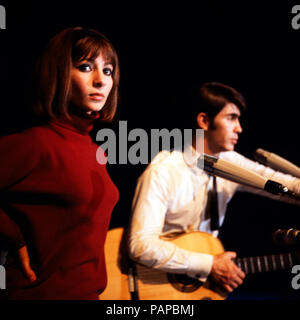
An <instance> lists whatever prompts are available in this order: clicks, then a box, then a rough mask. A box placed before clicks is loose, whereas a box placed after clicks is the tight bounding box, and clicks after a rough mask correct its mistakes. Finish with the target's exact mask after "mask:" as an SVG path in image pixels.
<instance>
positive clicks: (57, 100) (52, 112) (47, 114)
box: [34, 27, 120, 121]
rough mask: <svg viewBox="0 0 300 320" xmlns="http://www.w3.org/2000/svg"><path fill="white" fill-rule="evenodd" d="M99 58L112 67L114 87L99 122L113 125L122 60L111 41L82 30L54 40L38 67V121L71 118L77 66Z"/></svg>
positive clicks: (67, 33)
mask: <svg viewBox="0 0 300 320" xmlns="http://www.w3.org/2000/svg"><path fill="white" fill-rule="evenodd" d="M99 54H101V55H102V56H103V58H104V59H105V60H107V61H108V62H109V63H111V64H112V66H113V74H112V77H113V87H112V90H111V92H110V94H109V96H108V98H107V101H106V103H105V106H104V107H103V109H102V110H101V117H100V120H102V121H112V119H113V118H114V116H115V113H116V110H117V103H118V87H119V79H120V69H119V60H118V56H117V53H116V51H115V49H114V47H113V46H112V44H111V43H110V41H109V40H108V39H107V38H106V37H105V36H104V35H103V34H101V33H100V32H98V31H95V30H92V29H85V28H81V27H75V28H68V29H65V30H63V31H61V32H60V33H59V34H57V35H56V36H54V37H53V38H52V39H51V40H50V42H49V44H48V46H47V47H46V50H44V52H43V54H42V55H41V57H40V58H39V60H38V62H37V65H36V70H35V71H36V81H37V82H36V101H35V102H34V113H35V115H36V116H38V117H39V118H43V119H48V120H49V119H55V118H59V117H67V118H70V110H69V101H70V96H71V90H72V88H71V71H72V67H73V65H74V64H75V63H76V62H79V61H81V60H84V59H95V58H96V57H97V56H98V55H99Z"/></svg>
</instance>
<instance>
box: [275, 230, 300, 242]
mask: <svg viewBox="0 0 300 320" xmlns="http://www.w3.org/2000/svg"><path fill="white" fill-rule="evenodd" d="M273 241H274V242H275V243H276V244H284V245H300V230H297V229H293V228H291V229H283V230H281V229H278V230H276V231H275V232H273Z"/></svg>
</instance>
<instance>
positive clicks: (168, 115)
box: [0, 0, 300, 298]
mask: <svg viewBox="0 0 300 320" xmlns="http://www.w3.org/2000/svg"><path fill="white" fill-rule="evenodd" d="M0 4H1V5H4V6H5V8H6V12H7V29H6V30H0V58H1V71H0V77H1V79H0V85H1V87H0V94H1V100H0V101H1V102H0V104H1V120H0V124H1V127H0V130H1V133H7V132H10V131H13V130H15V129H18V128H19V127H21V126H22V125H24V124H26V122H27V121H28V119H27V118H26V113H25V112H24V110H25V107H26V105H27V104H28V102H27V101H28V92H29V91H30V89H29V88H30V85H29V83H30V77H31V71H32V68H33V65H34V62H35V59H36V57H37V56H38V54H39V53H40V51H41V50H42V48H43V46H44V45H45V44H46V42H47V41H48V40H49V38H50V37H52V36H53V35H55V34H56V33H57V32H59V31H60V30H62V29H64V28H66V27H70V26H83V27H89V28H94V29H97V30H99V31H101V32H102V33H104V34H105V35H106V36H107V37H108V38H109V39H110V40H111V41H112V43H113V44H114V46H115V48H116V50H117V52H118V54H119V59H120V65H121V85H120V97H121V100H120V110H119V116H118V119H117V120H127V121H128V123H127V124H128V131H129V130H130V129H131V128H144V129H146V130H150V129H151V128H164V127H165V128H170V129H171V128H175V127H180V126H181V125H182V123H181V119H183V118H184V114H185V108H186V107H187V106H186V105H185V103H184V99H182V93H184V90H185V89H187V88H189V86H191V85H193V84H195V83H202V82H204V81H219V82H223V83H226V84H228V85H230V86H233V87H234V88H236V89H237V90H238V91H240V92H241V93H242V94H243V95H244V96H245V98H246V101H247V104H248V110H247V113H246V115H245V117H244V118H243V119H242V125H243V128H244V132H243V133H242V135H241V138H240V142H239V144H238V146H237V151H239V152H241V153H242V154H244V155H246V156H248V157H249V158H253V154H254V152H255V150H256V149H257V148H259V147H260V148H264V149H266V150H269V151H272V152H275V153H277V154H279V155H281V156H283V157H285V158H287V159H289V160H290V161H292V162H294V163H295V164H297V165H300V161H299V156H298V128H299V120H298V116H297V115H298V112H297V111H298V110H297V109H298V106H299V104H298V92H299V89H298V87H299V77H298V74H299V63H298V61H299V48H300V46H299V43H300V30H293V29H292V26H291V19H292V17H293V15H292V13H291V8H292V7H293V4H294V3H288V2H286V1H281V2H280V3H275V4H274V3H273V2H267V3H266V2H262V1H260V2H256V3H253V2H250V1H243V2H226V3H221V2H217V1H210V2H209V4H205V5H204V4H202V3H201V2H200V1H199V3H197V4H195V3H194V2H192V1H190V2H189V1H184V2H182V1H181V2H178V3H177V2H176V3H175V2H174V3H173V2H167V1H164V2H163V1H159V2H155V1H143V2H134V1H126V2H123V4H122V3H121V4H119V3H117V2H114V1H110V2H108V1H88V2H87V1H82V2H81V1H75V2H74V1H70V2H68V1H60V2H56V1H39V2H38V1H24V3H18V2H17V1H11V0H10V1H9V3H8V1H1V3H0ZM295 4H296V3H295ZM110 127H112V128H113V129H115V130H118V123H117V122H116V123H114V124H111V125H110ZM98 129H99V128H97V127H96V128H95V130H94V132H93V135H94V136H93V137H95V133H96V132H97V130H98ZM1 156H5V155H1ZM108 169H109V172H110V174H111V177H112V179H113V180H114V182H115V183H116V185H117V186H118V188H119V190H120V201H119V203H118V205H117V207H116V208H115V210H114V212H113V216H112V221H111V227H115V226H126V225H127V223H128V219H129V215H130V205H131V200H132V193H133V190H134V187H135V183H136V179H137V177H138V176H139V174H140V173H141V172H142V170H143V169H144V166H142V165H138V166H134V165H130V164H128V165H109V166H108ZM278 228H281V229H285V228H300V215H299V209H298V207H296V206H294V205H290V204H285V203H278V202H275V201H271V200H268V199H263V198H261V197H259V196H254V195H250V194H237V195H236V196H235V197H234V199H233V200H232V201H231V203H230V205H229V208H228V214H227V217H226V220H225V223H224V225H223V227H222V236H223V239H224V245H225V246H226V248H228V249H230V250H235V251H237V252H238V254H239V255H241V256H243V255H258V254H268V253H273V252H277V251H280V250H282V249H284V250H287V248H279V247H278V245H276V244H274V242H273V240H272V233H273V232H274V231H275V230H277V229H278ZM270 277H271V276H270ZM291 278H292V275H291V274H284V275H276V276H274V275H273V276H272V278H270V279H269V280H268V281H267V284H266V285H265V287H264V284H262V283H263V282H264V281H265V282H266V279H267V277H266V276H264V279H262V278H259V277H258V278H257V277H256V278H255V279H254V280H253V281H252V278H251V277H250V279H251V281H250V280H249V281H246V283H245V285H244V287H243V288H244V289H243V290H244V291H246V294H248V292H252V291H251V290H256V289H257V288H259V290H260V292H264V296H263V297H264V298H267V297H269V296H272V295H273V292H275V291H276V290H278V291H282V292H286V291H291V290H290V287H291V285H290V281H291ZM257 279H259V280H257ZM280 279H284V280H282V281H281V280H280ZM261 280H264V281H261ZM280 281H281V282H280ZM250 282H251V284H250ZM252 284H255V285H252ZM270 288H271V289H270ZM268 290H269V291H268ZM270 292H272V293H270ZM295 293H297V292H295V290H294V291H293V292H292V293H291V294H295ZM241 294H242V293H241ZM288 294H290V292H289V293H288ZM297 294H298V296H299V293H297ZM282 298H284V296H282Z"/></svg>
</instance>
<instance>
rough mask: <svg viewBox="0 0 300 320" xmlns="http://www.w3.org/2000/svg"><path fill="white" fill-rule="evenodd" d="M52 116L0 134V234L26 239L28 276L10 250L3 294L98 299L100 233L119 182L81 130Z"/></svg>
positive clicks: (18, 241) (13, 240) (102, 279)
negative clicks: (30, 271)
mask: <svg viewBox="0 0 300 320" xmlns="http://www.w3.org/2000/svg"><path fill="white" fill-rule="evenodd" d="M90 129H91V122H89V121H88V120H83V119H79V118H78V119H77V120H76V122H75V124H70V123H68V122H57V121H56V122H51V123H50V124H49V125H44V126H40V127H34V128H31V129H28V130H26V131H25V132H23V133H18V134H13V135H10V136H6V137H1V138H0V237H1V236H2V237H4V238H5V239H6V240H8V241H9V243H10V246H11V247H13V248H14V249H18V248H20V247H22V246H23V245H24V244H26V245H27V247H28V250H29V255H30V260H31V266H32V267H33V269H34V270H35V272H36V274H37V280H36V281H35V282H34V283H30V282H29V280H28V279H27V278H26V277H25V276H24V275H23V273H22V269H21V267H20V266H19V264H18V257H17V256H16V252H17V250H10V254H9V256H8V259H7V264H6V275H7V281H6V286H7V293H8V296H9V298H10V299H97V298H98V293H101V292H102V291H103V290H104V288H105V285H106V269H105V260H104V241H105V237H106V233H107V229H108V226H109V220H110V215H111V212H112V210H113V207H114V205H115V204H116V202H117V200H118V190H117V188H116V187H115V185H114V184H113V182H112V181H111V179H110V177H109V175H108V173H107V171H106V168H105V166H104V165H100V164H99V163H97V160H96V151H97V148H98V146H97V145H96V144H94V143H93V142H92V141H91V138H90V136H89V134H88V131H89V130H90Z"/></svg>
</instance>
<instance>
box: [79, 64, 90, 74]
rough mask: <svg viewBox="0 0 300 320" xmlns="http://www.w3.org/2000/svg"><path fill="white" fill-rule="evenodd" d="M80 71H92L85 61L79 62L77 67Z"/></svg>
mask: <svg viewBox="0 0 300 320" xmlns="http://www.w3.org/2000/svg"><path fill="white" fill-rule="evenodd" d="M77 68H78V69H79V70H80V71H82V72H88V71H92V67H91V66H90V65H89V64H87V63H84V64H81V65H80V66H78V67H77Z"/></svg>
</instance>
